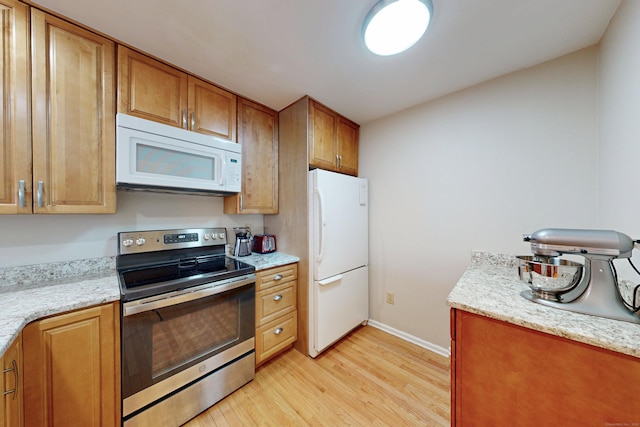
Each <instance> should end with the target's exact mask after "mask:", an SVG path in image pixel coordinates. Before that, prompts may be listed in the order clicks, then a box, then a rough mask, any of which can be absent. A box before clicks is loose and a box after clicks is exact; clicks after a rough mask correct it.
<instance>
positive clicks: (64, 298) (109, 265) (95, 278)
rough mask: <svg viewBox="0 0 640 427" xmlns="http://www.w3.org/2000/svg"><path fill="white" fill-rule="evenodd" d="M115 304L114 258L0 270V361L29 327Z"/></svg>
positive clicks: (274, 259) (277, 257) (269, 258)
mask: <svg viewBox="0 0 640 427" xmlns="http://www.w3.org/2000/svg"><path fill="white" fill-rule="evenodd" d="M232 258H235V259H238V260H241V261H244V262H246V263H247V264H250V265H253V266H254V267H255V268H256V271H260V270H264V269H267V268H272V267H278V266H281V265H286V264H291V263H295V262H298V261H299V260H300V259H299V258H298V257H296V256H293V255H288V254H284V253H281V252H274V253H271V254H252V255H250V256H247V257H232ZM119 300H120V284H119V282H118V275H117V272H116V269H115V257H104V258H92V259H86V260H73V261H62V262H55V263H47V264H35V265H25V266H18V267H4V268H0V356H2V355H4V353H5V351H6V350H7V348H8V347H9V345H10V344H11V343H12V342H13V340H15V339H16V337H17V336H18V334H19V333H20V332H21V331H22V329H23V328H24V327H25V326H26V325H27V324H28V323H29V322H32V321H34V320H37V319H41V318H44V317H47V316H51V315H55V314H61V313H65V312H68V311H73V310H77V309H81V308H86V307H91V306H94V305H100V304H106V303H110V302H113V301H119Z"/></svg>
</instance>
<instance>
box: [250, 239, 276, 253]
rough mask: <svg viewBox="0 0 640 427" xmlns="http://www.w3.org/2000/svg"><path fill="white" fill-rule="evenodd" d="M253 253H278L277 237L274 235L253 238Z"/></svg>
mask: <svg viewBox="0 0 640 427" xmlns="http://www.w3.org/2000/svg"><path fill="white" fill-rule="evenodd" d="M251 250H252V252H255V253H258V254H269V253H271V252H275V251H276V236H274V235H273V234H256V235H254V236H253V247H252V248H251Z"/></svg>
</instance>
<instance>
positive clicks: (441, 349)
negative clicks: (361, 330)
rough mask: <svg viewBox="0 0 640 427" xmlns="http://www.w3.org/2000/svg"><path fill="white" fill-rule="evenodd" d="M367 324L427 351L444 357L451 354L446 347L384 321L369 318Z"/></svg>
mask: <svg viewBox="0 0 640 427" xmlns="http://www.w3.org/2000/svg"><path fill="white" fill-rule="evenodd" d="M367 324H368V325H371V326H373V327H374V328H377V329H380V330H382V331H385V332H387V333H390V334H391V335H395V336H396V337H398V338H402V339H403V340H405V341H409V342H410V343H412V344H415V345H417V346H420V347H422V348H426V349H427V350H429V351H432V352H434V353H436V354H439V355H441V356H444V357H450V356H451V350H450V349H446V348H444V347H440V346H439V345H435V344H433V343H430V342H429V341H425V340H423V339H421V338H418V337H415V336H413V335H410V334H408V333H406V332H402V331H399V330H397V329H395V328H392V327H391V326H388V325H385V324H384V323H380V322H376V321H375V320H371V319H369V321H368V322H367Z"/></svg>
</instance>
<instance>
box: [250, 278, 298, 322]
mask: <svg viewBox="0 0 640 427" xmlns="http://www.w3.org/2000/svg"><path fill="white" fill-rule="evenodd" d="M295 309H296V286H295V283H292V282H288V283H285V284H283V285H281V286H277V287H272V288H268V289H266V290H263V291H259V292H257V293H256V326H260V325H264V324H265V323H269V322H271V321H272V320H275V319H276V318H277V317H280V316H282V315H284V314H287V313H289V312H290V311H293V310H295Z"/></svg>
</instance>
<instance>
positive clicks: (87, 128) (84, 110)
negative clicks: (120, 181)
mask: <svg viewBox="0 0 640 427" xmlns="http://www.w3.org/2000/svg"><path fill="white" fill-rule="evenodd" d="M31 25H32V28H31V31H32V33H31V43H32V45H31V47H32V58H31V63H32V71H31V74H32V79H33V81H32V85H33V86H32V87H33V90H32V108H33V112H32V114H33V117H32V118H33V121H32V129H33V185H34V212H36V213H114V212H115V210H116V203H115V200H116V182H115V122H114V118H115V96H114V87H115V82H114V70H115V58H114V44H113V42H111V41H110V40H108V39H106V38H104V37H100V36H98V35H96V34H94V33H92V32H90V31H87V30H84V29H82V28H79V27H77V26H75V25H72V24H69V23H68V22H66V21H63V20H61V19H58V18H55V17H53V16H50V15H47V14H45V13H43V12H41V11H39V10H37V9H32V10H31ZM39 188H41V189H42V191H38V189H39ZM36 194H41V197H39V196H37V195H36Z"/></svg>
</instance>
